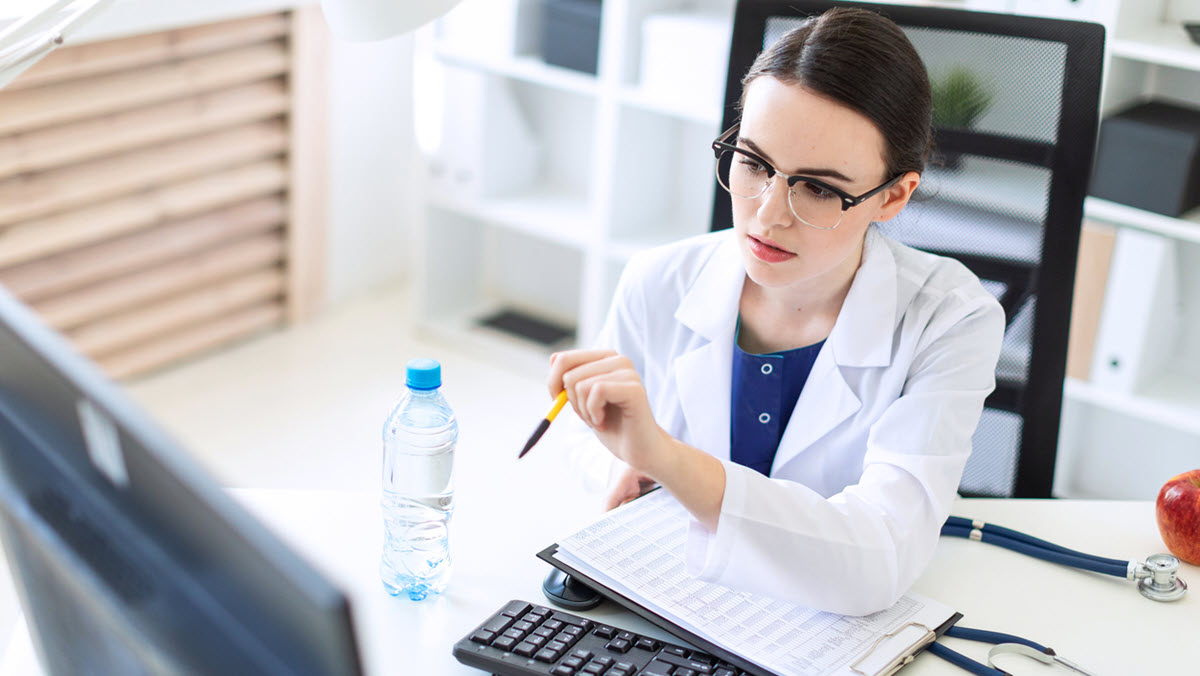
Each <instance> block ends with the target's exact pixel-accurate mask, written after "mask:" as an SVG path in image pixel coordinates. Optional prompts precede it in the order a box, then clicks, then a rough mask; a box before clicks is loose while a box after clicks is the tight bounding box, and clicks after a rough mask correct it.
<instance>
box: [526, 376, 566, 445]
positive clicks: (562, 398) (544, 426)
mask: <svg viewBox="0 0 1200 676" xmlns="http://www.w3.org/2000/svg"><path fill="white" fill-rule="evenodd" d="M566 403H567V391H566V390H563V391H562V392H559V393H558V396H557V397H555V398H554V406H552V407H551V408H550V412H549V413H547V414H546V419H545V420H543V421H542V422H540V423H538V426H537V429H536V430H534V431H533V434H532V435H530V437H529V441H526V442H525V448H522V449H521V452H520V453H519V454H518V455H517V460H520V459H521V458H524V457H525V454H526V453H528V452H529V449H531V448H533V445H534V444H536V443H537V442H538V439H541V438H542V435H543V434H545V433H546V430H548V429H550V423H551V422H552V421H553V420H554V418H555V417H556V416H557V415H558V412H559V411H561V410H562V407H563V406H564V405H565V404H566Z"/></svg>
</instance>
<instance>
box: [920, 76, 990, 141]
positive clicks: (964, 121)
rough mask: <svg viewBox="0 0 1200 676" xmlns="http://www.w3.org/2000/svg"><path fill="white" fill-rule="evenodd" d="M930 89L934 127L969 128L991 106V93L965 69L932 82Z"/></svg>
mask: <svg viewBox="0 0 1200 676" xmlns="http://www.w3.org/2000/svg"><path fill="white" fill-rule="evenodd" d="M930 87H931V88H932V90H933V91H932V94H933V125H934V126H935V127H970V126H971V125H972V124H973V123H974V122H975V120H976V119H977V118H978V117H979V116H980V115H982V114H983V113H984V111H986V110H987V109H988V106H990V105H992V93H991V92H990V91H988V89H987V88H986V87H985V86H984V85H983V83H982V82H981V81H980V79H979V78H978V77H976V76H975V74H974V73H972V72H971V71H969V70H967V69H966V68H964V67H962V66H955V67H954V68H953V69H951V70H950V72H949V73H947V74H946V76H945V77H943V78H941V79H939V80H935V81H933V82H930Z"/></svg>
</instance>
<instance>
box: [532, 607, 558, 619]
mask: <svg viewBox="0 0 1200 676" xmlns="http://www.w3.org/2000/svg"><path fill="white" fill-rule="evenodd" d="M552 612H554V611H553V610H550V609H549V608H542V607H537V608H534V609H533V610H531V611H529V616H530V617H537V618H543V617H546V616H547V615H549V614H550V613H552Z"/></svg>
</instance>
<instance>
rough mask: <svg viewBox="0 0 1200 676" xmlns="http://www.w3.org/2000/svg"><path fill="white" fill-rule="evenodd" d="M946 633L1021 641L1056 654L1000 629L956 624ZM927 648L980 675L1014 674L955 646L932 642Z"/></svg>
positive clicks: (988, 640) (990, 640)
mask: <svg viewBox="0 0 1200 676" xmlns="http://www.w3.org/2000/svg"><path fill="white" fill-rule="evenodd" d="M944 635H945V636H949V637H951V638H961V639H963V640H966V641H980V642H982V643H991V644H994V645H999V644H1001V643H1020V644H1021V645H1027V646H1029V647H1030V648H1033V649H1034V650H1036V651H1038V652H1042V653H1046V654H1048V655H1053V654H1054V652H1053V651H1052V650H1050V649H1049V648H1047V647H1046V646H1044V645H1041V644H1040V643H1035V642H1034V641H1030V640H1029V639H1027V638H1021V637H1020V636H1014V635H1012V634H1004V633H1001V632H998V631H986V630H983V629H971V628H969V627H960V626H958V625H955V626H953V627H950V628H949V629H947V630H946V633H945V634H944ZM927 650H928V651H929V652H931V653H933V654H934V655H937V656H938V657H940V658H942V659H944V660H946V661H947V662H949V663H951V664H953V665H954V666H956V667H958V668H960V669H965V670H967V671H969V672H971V673H972V674H977V675H978V676H1012V674H1010V673H1008V672H1007V671H1003V670H1000V669H996V668H995V667H991V666H988V665H986V664H983V663H981V662H977V661H975V660H973V659H971V658H970V657H967V656H966V655H964V654H962V653H960V652H958V651H957V650H954V649H953V648H947V647H946V646H944V645H942V644H941V643H936V642H935V643H931V644H929V647H928V648H927Z"/></svg>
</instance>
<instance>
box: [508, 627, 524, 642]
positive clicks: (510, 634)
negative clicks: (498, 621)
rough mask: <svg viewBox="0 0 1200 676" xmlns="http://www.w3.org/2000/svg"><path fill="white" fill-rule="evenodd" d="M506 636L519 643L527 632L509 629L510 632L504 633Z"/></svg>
mask: <svg viewBox="0 0 1200 676" xmlns="http://www.w3.org/2000/svg"><path fill="white" fill-rule="evenodd" d="M504 635H505V636H507V637H509V638H515V639H517V640H518V641H520V640H521V639H523V638H525V632H523V631H521V630H520V629H509V630H508V631H506V632H504Z"/></svg>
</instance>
